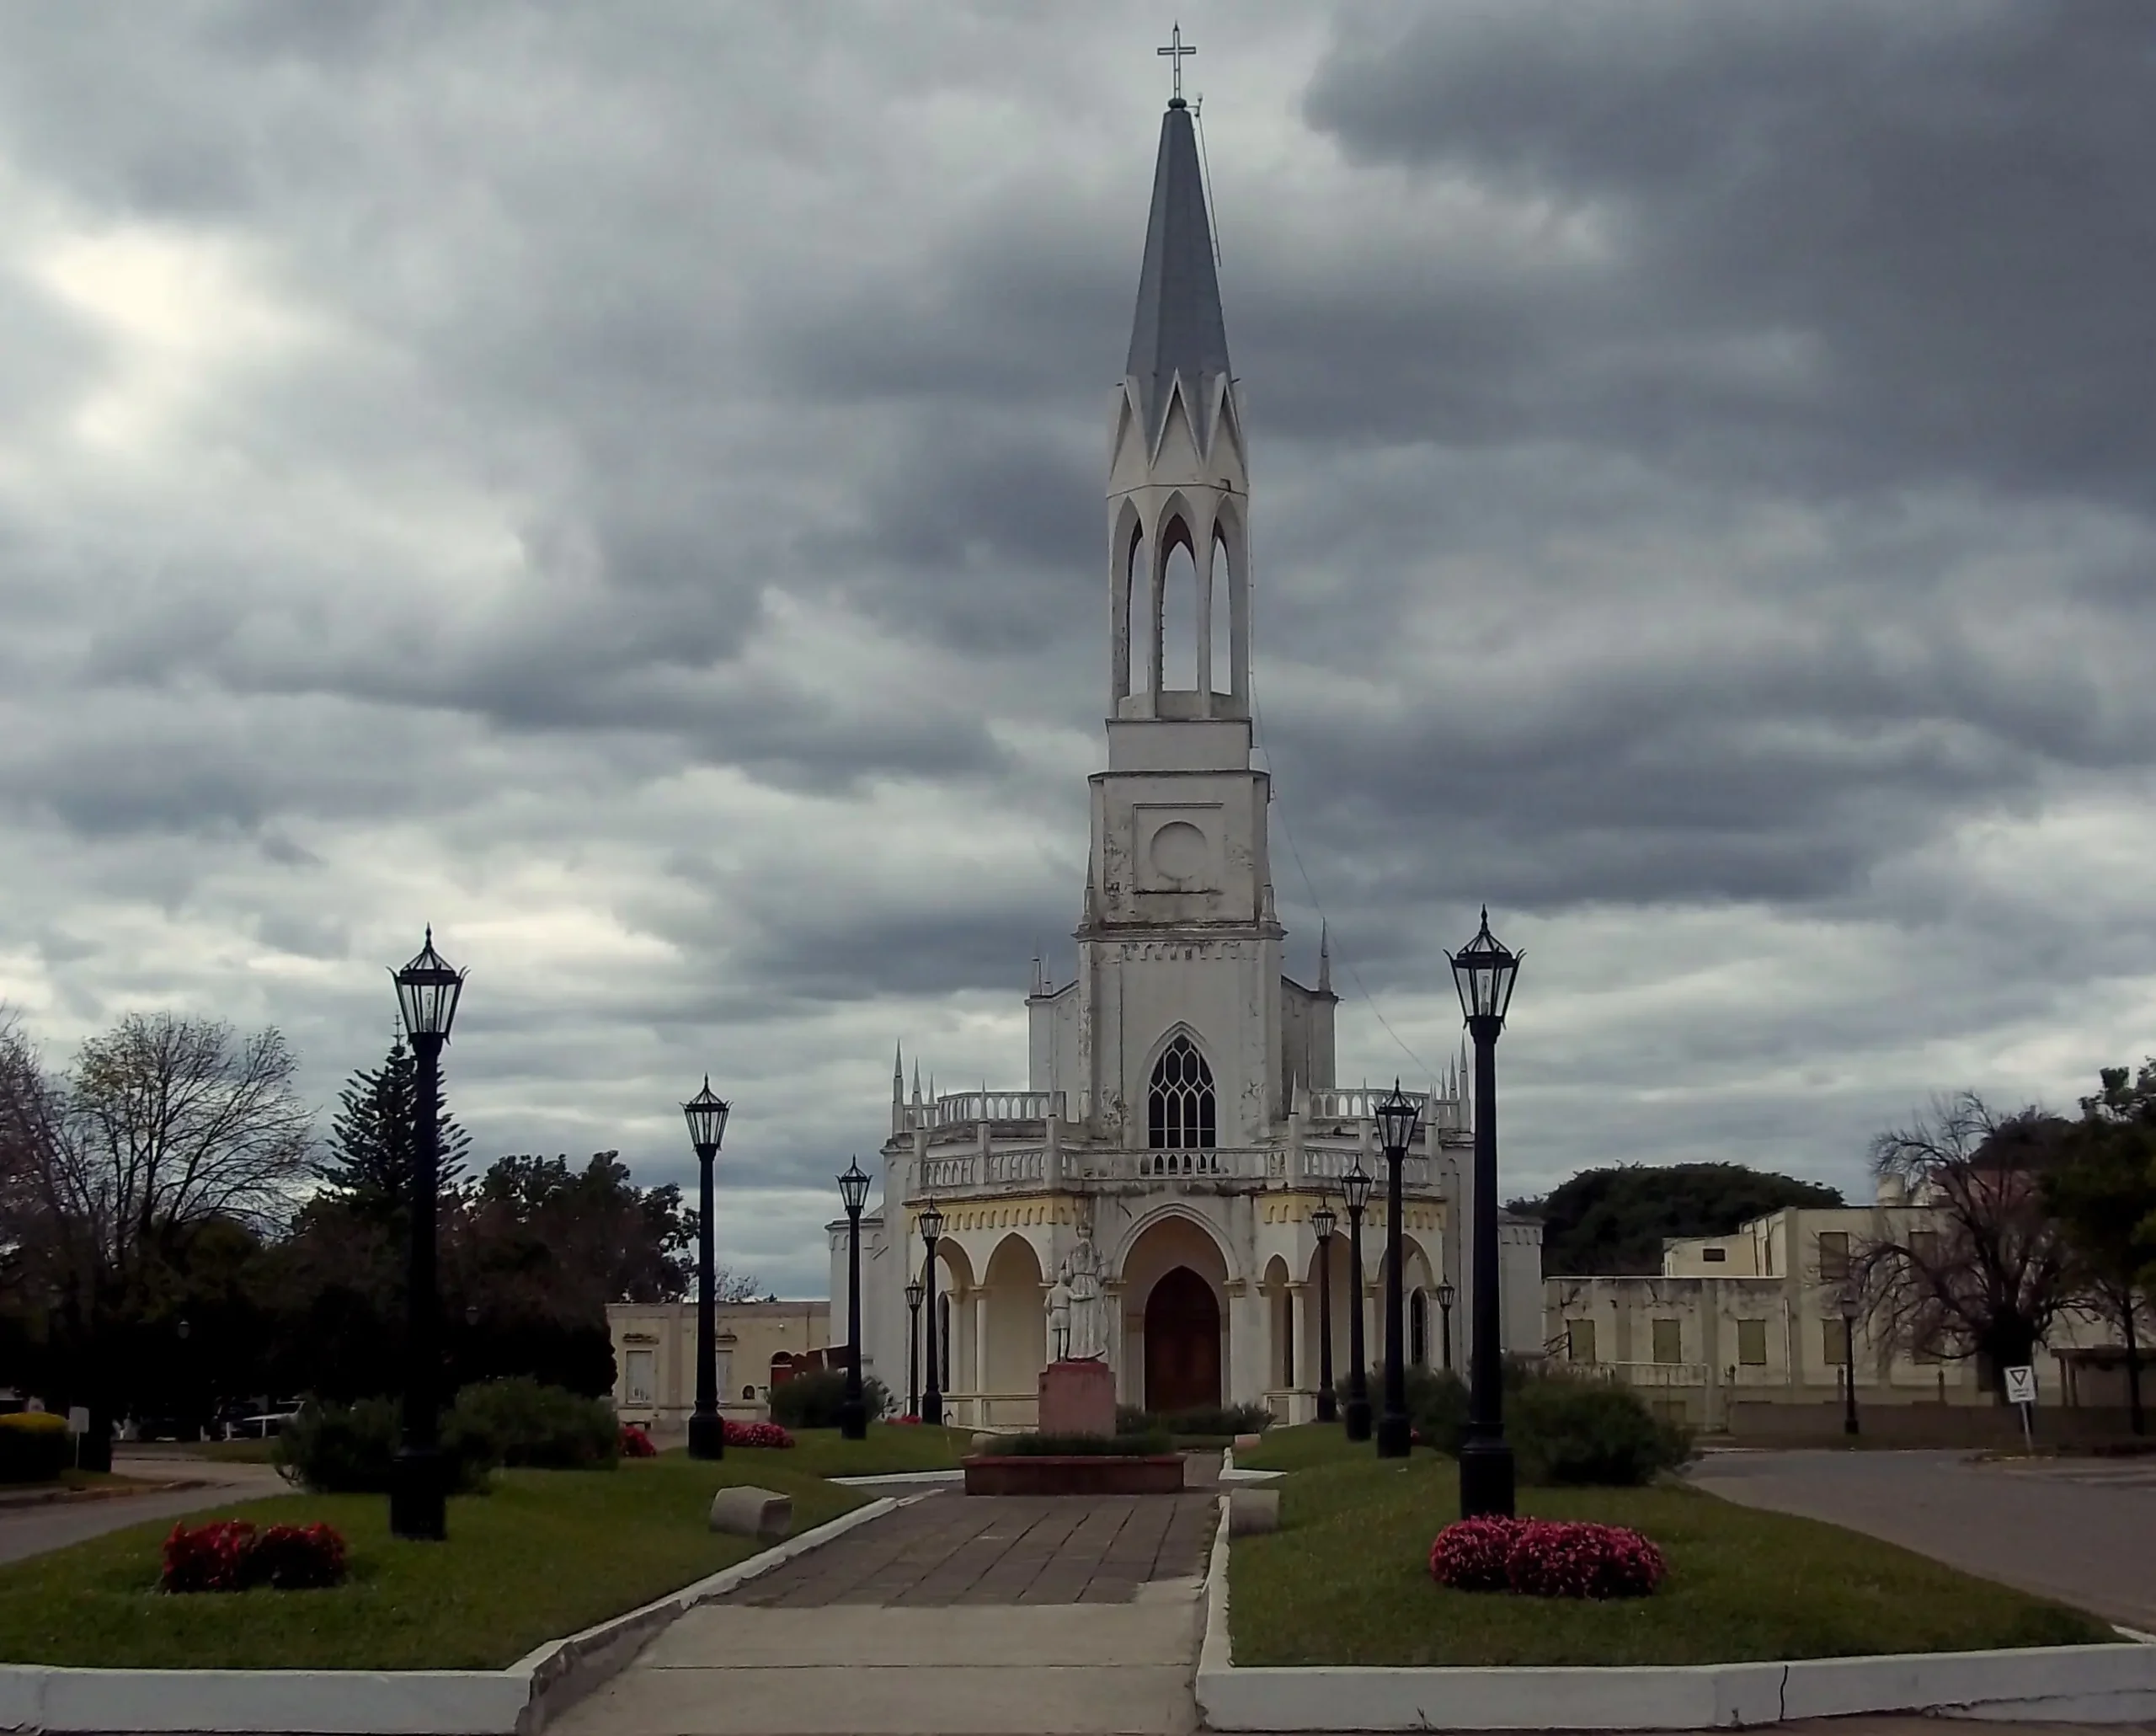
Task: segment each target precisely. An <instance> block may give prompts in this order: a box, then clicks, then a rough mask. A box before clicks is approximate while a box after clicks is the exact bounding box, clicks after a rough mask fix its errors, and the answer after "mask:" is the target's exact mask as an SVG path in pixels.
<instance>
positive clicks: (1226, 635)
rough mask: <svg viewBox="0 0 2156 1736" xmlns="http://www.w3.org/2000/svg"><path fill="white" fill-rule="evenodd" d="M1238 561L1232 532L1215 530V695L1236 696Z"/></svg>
mask: <svg viewBox="0 0 2156 1736" xmlns="http://www.w3.org/2000/svg"><path fill="white" fill-rule="evenodd" d="M1233 568H1234V557H1233V556H1232V555H1231V554H1230V553H1229V549H1228V529H1227V526H1225V524H1216V525H1214V526H1213V585H1212V590H1211V596H1212V600H1213V617H1212V620H1211V622H1210V623H1209V638H1210V639H1211V642H1212V647H1213V659H1212V661H1213V667H1212V670H1211V674H1212V677H1213V682H1212V686H1213V691H1214V692H1215V693H1233V692H1235V610H1236V608H1237V607H1238V606H1239V601H1238V599H1237V597H1236V596H1235V573H1234V570H1233Z"/></svg>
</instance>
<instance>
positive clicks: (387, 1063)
mask: <svg viewBox="0 0 2156 1736" xmlns="http://www.w3.org/2000/svg"><path fill="white" fill-rule="evenodd" d="M337 1101H338V1104H339V1108H338V1110H337V1114H336V1118H335V1119H334V1121H333V1122H332V1123H331V1125H330V1133H329V1151H328V1155H327V1156H326V1157H325V1158H324V1160H323V1162H321V1163H320V1164H318V1166H317V1167H316V1170H315V1173H316V1174H317V1175H318V1176H319V1177H320V1178H321V1179H322V1182H323V1186H324V1188H327V1189H328V1192H329V1194H331V1195H332V1197H334V1198H335V1199H339V1200H341V1201H342V1202H343V1203H344V1204H345V1205H347V1206H349V1207H350V1209H351V1210H353V1211H355V1212H356V1213H358V1214H359V1215H360V1216H361V1217H363V1218H368V1219H371V1220H373V1221H376V1222H381V1223H388V1224H392V1225H393V1224H396V1223H398V1222H401V1221H402V1215H403V1210H404V1207H405V1202H406V1200H407V1199H408V1196H409V1193H410V1189H411V1185H412V1170H413V1167H414V1163H415V1162H416V1161H417V1157H418V1151H419V1135H418V1131H417V1129H418V1122H419V1057H418V1056H417V1055H414V1054H413V1053H412V1051H411V1050H408V1049H407V1048H406V1047H405V1046H404V1038H403V1034H402V1033H401V1032H400V1033H399V1034H398V1035H397V1036H396V1037H395V1038H394V1039H392V1041H391V1043H390V1045H389V1053H388V1055H387V1056H386V1057H384V1059H383V1060H382V1065H381V1066H378V1067H362V1068H360V1070H359V1071H356V1072H355V1073H354V1074H353V1075H352V1076H351V1079H350V1082H348V1083H347V1084H346V1085H345V1087H344V1090H343V1091H342V1092H339V1094H338V1099H337ZM440 1129H441V1134H440V1148H439V1150H440V1156H439V1159H438V1176H439V1180H440V1189H441V1192H442V1194H444V1195H445V1196H446V1195H449V1194H454V1193H455V1192H456V1188H457V1186H458V1183H459V1182H460V1180H461V1179H462V1176H463V1173H464V1161H465V1156H466V1154H467V1152H468V1151H470V1150H471V1146H472V1138H471V1135H469V1134H467V1133H466V1132H465V1130H463V1129H462V1128H461V1127H459V1126H458V1125H457V1124H456V1119H455V1118H454V1117H452V1116H451V1115H450V1114H448V1113H447V1112H446V1110H445V1111H444V1112H443V1113H442V1114H441V1118H440Z"/></svg>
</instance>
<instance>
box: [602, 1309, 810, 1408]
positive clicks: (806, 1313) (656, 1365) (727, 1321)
mask: <svg viewBox="0 0 2156 1736" xmlns="http://www.w3.org/2000/svg"><path fill="white" fill-rule="evenodd" d="M606 1326H607V1330H608V1331H609V1332H610V1333H612V1335H613V1339H614V1408H615V1410H616V1413H618V1414H619V1415H620V1417H621V1418H622V1421H623V1422H625V1423H642V1424H645V1425H646V1426H648V1427H649V1428H652V1429H657V1430H659V1431H662V1432H672V1431H675V1430H677V1429H686V1428H687V1427H688V1426H689V1413H690V1412H691V1411H692V1410H693V1409H695V1407H696V1304H695V1303H694V1302H610V1303H608V1304H607V1306H606ZM830 1343H831V1305H830V1303H829V1302H827V1301H809V1302H726V1303H722V1304H721V1305H720V1306H719V1308H718V1397H719V1408H720V1409H721V1411H722V1412H723V1413H725V1414H726V1415H728V1416H732V1417H738V1418H760V1417H761V1416H763V1415H764V1414H765V1412H766V1403H767V1402H768V1400H769V1399H770V1397H771V1386H772V1385H773V1383H774V1382H775V1381H783V1380H786V1379H787V1378H789V1377H790V1376H792V1375H794V1374H795V1373H798V1372H804V1371H806V1370H810V1369H815V1368H821V1367H822V1366H824V1359H825V1352H826V1351H827V1350H828V1349H830Z"/></svg>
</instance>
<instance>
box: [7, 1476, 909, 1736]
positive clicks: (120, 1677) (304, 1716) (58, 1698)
mask: <svg viewBox="0 0 2156 1736" xmlns="http://www.w3.org/2000/svg"><path fill="white" fill-rule="evenodd" d="M923 1498H924V1497H922V1496H920V1495H910V1496H905V1497H900V1498H891V1497H886V1498H884V1499H883V1500H880V1501H871V1502H868V1503H867V1504H865V1505H863V1506H860V1507H857V1508H856V1509H854V1510H853V1511H852V1512H851V1513H842V1514H840V1515H839V1516H838V1517H837V1518H836V1519H835V1520H830V1521H829V1522H828V1523H826V1524H824V1525H818V1526H816V1527H815V1528H814V1530H807V1531H803V1533H802V1534H801V1535H800V1536H798V1537H789V1538H787V1540H786V1541H784V1542H783V1543H777V1544H774V1545H773V1546H771V1548H769V1549H766V1550H763V1551H761V1552H760V1553H758V1554H755V1555H752V1556H750V1557H749V1558H748V1559H747V1560H746V1561H741V1562H735V1563H734V1565H733V1566H732V1567H730V1568H721V1569H720V1570H719V1571H718V1573H712V1574H708V1575H707V1576H706V1577H705V1578H702V1579H699V1580H697V1581H696V1583H695V1584H691V1585H686V1586H684V1587H682V1588H681V1589H680V1590H679V1591H674V1592H669V1593H668V1594H666V1595H665V1596H664V1597H662V1598H659V1599H658V1600H655V1601H654V1602H652V1603H648V1604H646V1605H643V1608H641V1609H636V1610H629V1611H628V1612H627V1614H626V1615H621V1616H613V1617H611V1619H610V1620H607V1621H602V1622H600V1623H599V1624H598V1625H597V1626H594V1627H587V1628H586V1629H584V1632H581V1633H574V1634H571V1635H569V1636H568V1637H567V1638H566V1639H558V1640H549V1641H548V1642H547V1643H546V1644H545V1645H543V1646H541V1647H540V1648H538V1649H537V1650H536V1651H534V1652H531V1653H527V1654H526V1656H524V1657H522V1658H520V1659H517V1661H516V1662H515V1663H514V1664H511V1665H510V1667H509V1668H508V1669H413V1670H360V1669H61V1668H59V1667H56V1666H52V1665H47V1664H0V1730H36V1731H40V1732H48V1731H49V1732H55V1733H85V1736H86V1733H90V1732H96V1733H99V1736H133V1733H137V1732H140V1733H143V1736H197V1733H201V1736H206V1733H210V1732H229V1733H232V1736H537V1733H538V1732H539V1731H541V1730H542V1729H544V1728H546V1725H547V1720H548V1719H550V1718H552V1717H556V1716H558V1715H559V1714H560V1713H561V1712H563V1711H564V1710H565V1709H567V1708H568V1707H569V1706H571V1705H573V1704H574V1702H575V1701H578V1700H580V1699H582V1698H583V1697H584V1696H585V1695H586V1694H588V1693H590V1691H592V1690H593V1689H594V1688H596V1687H598V1686H599V1685H600V1684H601V1683H602V1682H604V1681H606V1680H607V1679H608V1678H609V1677H611V1676H612V1675H615V1674H616V1672H618V1671H619V1670H621V1669H623V1668H624V1667H625V1666H626V1665H627V1664H628V1662H629V1661H630V1659H632V1658H634V1657H635V1656H636V1654H637V1653H638V1652H640V1651H642V1650H643V1648H644V1646H645V1645H646V1644H647V1643H649V1641H650V1640H651V1639H652V1638H653V1637H654V1636H655V1635H656V1634H658V1633H659V1632H660V1631H661V1630H662V1629H664V1628H665V1627H666V1626H669V1625H670V1624H671V1623H672V1622H673V1621H675V1619H676V1618H677V1617H678V1616H680V1615H681V1614H682V1613H683V1612H684V1611H685V1610H691V1609H693V1608H695V1607H696V1605H698V1604H701V1603H708V1602H709V1601H710V1600H712V1599H713V1598H717V1597H723V1596H724V1595H725V1594H727V1593H728V1592H729V1591H731V1590H733V1589H734V1588H735V1587H736V1586H738V1585H741V1584H746V1583H747V1582H748V1581H749V1580H751V1579H754V1578H756V1577H757V1576H758V1575H759V1574H761V1573H769V1572H770V1571H771V1569H772V1568H775V1567H777V1566H779V1565H780V1564H781V1563H782V1562H788V1561H791V1560H792V1559H793V1557H796V1556H798V1555H805V1554H806V1553H807V1552H809V1551H810V1550H812V1549H815V1548H818V1547H819V1546H822V1545H823V1544H825V1543H828V1542H829V1541H830V1540H831V1539H832V1538H834V1537H836V1536H840V1535H841V1534H842V1533H844V1532H846V1531H850V1530H852V1529H853V1528H854V1527H855V1526H856V1525H866V1524H867V1522H868V1521H869V1520H873V1519H880V1518H882V1517H883V1514H887V1513H889V1512H892V1511H894V1510H895V1509H898V1508H900V1507H903V1506H905V1505H907V1504H909V1503H910V1502H913V1501H918V1500H921V1499H923Z"/></svg>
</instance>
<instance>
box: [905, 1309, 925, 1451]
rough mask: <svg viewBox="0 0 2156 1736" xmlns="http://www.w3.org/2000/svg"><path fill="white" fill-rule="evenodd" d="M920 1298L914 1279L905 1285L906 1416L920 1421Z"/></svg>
mask: <svg viewBox="0 0 2156 1736" xmlns="http://www.w3.org/2000/svg"><path fill="white" fill-rule="evenodd" d="M906 1414H907V1415H908V1416H909V1417H911V1418H913V1419H914V1421H915V1422H916V1423H918V1422H919V1421H920V1420H921V1280H920V1279H918V1278H916V1279H914V1280H913V1281H912V1282H911V1283H910V1284H908V1285H906Z"/></svg>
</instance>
